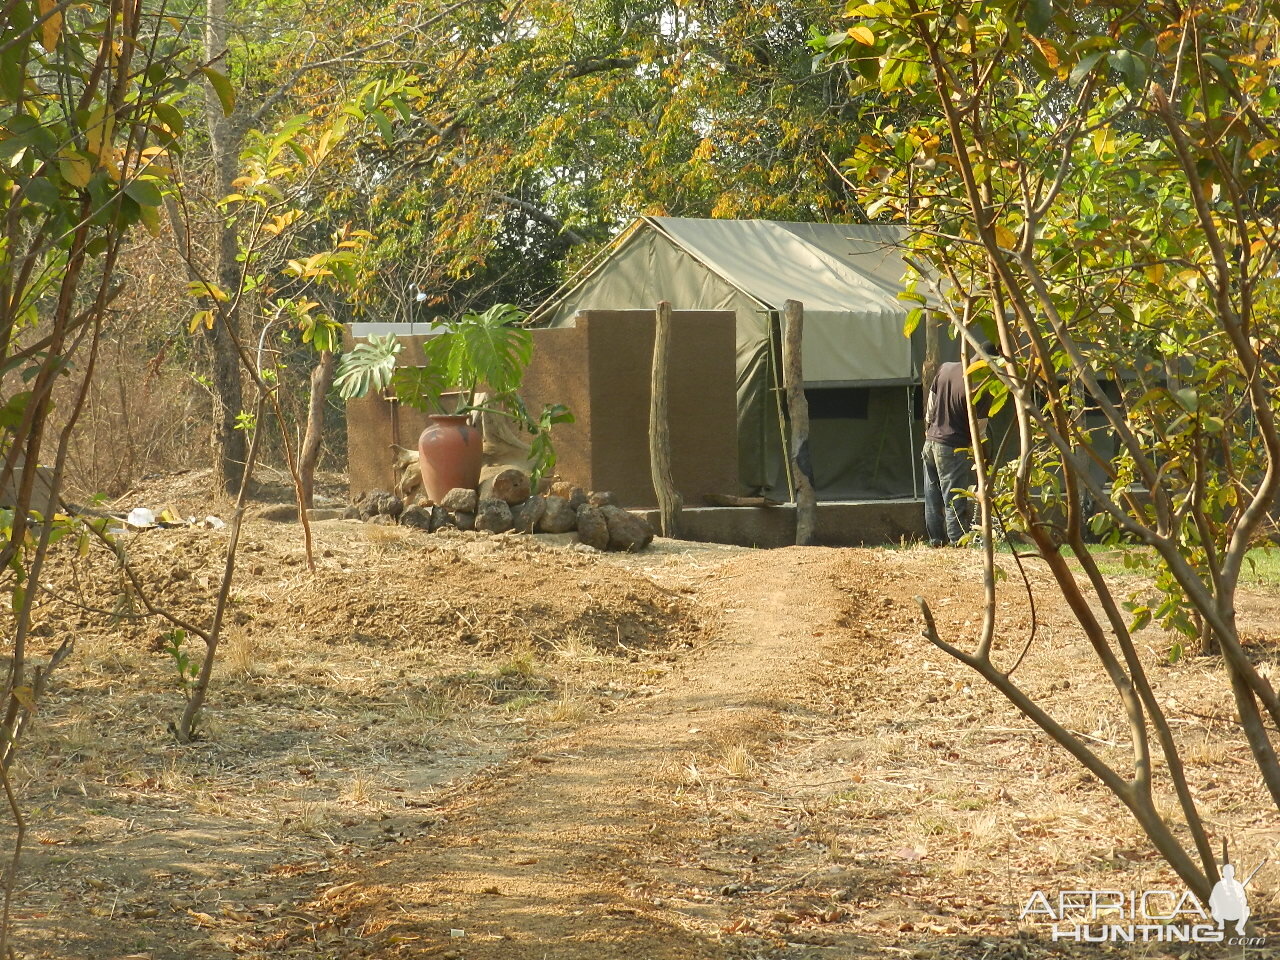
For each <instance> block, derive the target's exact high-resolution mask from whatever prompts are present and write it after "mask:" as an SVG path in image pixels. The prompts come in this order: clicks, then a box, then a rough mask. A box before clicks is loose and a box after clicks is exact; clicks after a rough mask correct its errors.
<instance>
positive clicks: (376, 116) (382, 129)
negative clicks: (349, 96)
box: [370, 110, 396, 147]
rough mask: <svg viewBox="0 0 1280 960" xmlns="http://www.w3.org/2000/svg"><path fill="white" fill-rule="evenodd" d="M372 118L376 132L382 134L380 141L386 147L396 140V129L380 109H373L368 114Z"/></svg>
mask: <svg viewBox="0 0 1280 960" xmlns="http://www.w3.org/2000/svg"><path fill="white" fill-rule="evenodd" d="M370 116H371V117H372V118H373V123H374V126H376V127H377V128H378V133H379V134H381V135H382V142H383V143H385V144H386V145H387V146H388V147H389V146H391V145H392V144H393V143H395V142H396V131H395V128H394V127H393V126H391V121H390V120H388V119H387V118H386V116H384V115H383V113H382V111H381V110H375V111H373V113H372V114H371V115H370Z"/></svg>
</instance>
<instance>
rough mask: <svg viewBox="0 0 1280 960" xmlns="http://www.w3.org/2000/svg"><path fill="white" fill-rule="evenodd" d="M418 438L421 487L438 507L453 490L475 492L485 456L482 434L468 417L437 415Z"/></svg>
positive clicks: (430, 418) (431, 418)
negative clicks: (481, 462)
mask: <svg viewBox="0 0 1280 960" xmlns="http://www.w3.org/2000/svg"><path fill="white" fill-rule="evenodd" d="M428 419H429V420H430V421H431V422H430V423H429V424H428V425H427V429H425V430H423V431H422V435H421V436H420V437H418V463H419V465H420V466H421V468H422V486H423V488H424V489H425V491H426V494H427V496H428V497H430V498H431V499H432V500H434V501H435V502H436V503H439V502H440V501H441V500H443V499H444V498H445V494H447V493H448V492H449V491H450V490H452V489H454V487H464V488H465V489H467V490H474V489H475V488H476V487H478V486H479V485H480V459H481V456H482V454H483V452H484V450H483V443H482V441H481V437H480V431H479V430H477V429H476V428H475V427H473V426H471V424H470V423H468V422H467V417H466V416H465V415H456V416H455V415H448V414H434V415H432V416H430V417H428Z"/></svg>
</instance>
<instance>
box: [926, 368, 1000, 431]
mask: <svg viewBox="0 0 1280 960" xmlns="http://www.w3.org/2000/svg"><path fill="white" fill-rule="evenodd" d="M929 393H930V396H931V397H932V399H933V419H932V420H930V421H929V422H928V423H926V424H925V432H924V438H925V439H926V440H933V441H935V442H937V443H941V444H943V445H945V446H948V447H969V446H972V445H973V442H972V440H971V438H970V436H969V413H968V410H967V409H966V407H965V402H964V367H963V366H962V365H961V364H959V363H944V364H942V366H940V367H938V375H937V376H936V377H935V378H934V380H933V386H932V387H930V388H929ZM990 409H991V402H990V400H989V398H987V397H985V396H984V397H981V398H980V399H979V400H978V401H977V402H976V403H975V404H974V413H975V414H976V416H977V419H979V420H983V419H986V417H987V412H988V411H989V410H990Z"/></svg>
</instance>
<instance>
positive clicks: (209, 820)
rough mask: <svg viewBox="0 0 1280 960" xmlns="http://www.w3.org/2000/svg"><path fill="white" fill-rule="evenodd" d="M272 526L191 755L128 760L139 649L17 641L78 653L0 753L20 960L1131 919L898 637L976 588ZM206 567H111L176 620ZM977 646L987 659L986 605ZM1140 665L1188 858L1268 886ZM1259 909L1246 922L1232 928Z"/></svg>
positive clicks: (178, 541) (812, 566) (1086, 704)
mask: <svg viewBox="0 0 1280 960" xmlns="http://www.w3.org/2000/svg"><path fill="white" fill-rule="evenodd" d="M281 529H283V528H281V527H279V526H278V525H273V524H265V523H255V524H254V525H252V526H251V527H250V536H249V538H248V541H247V542H246V544H245V547H244V549H245V555H246V564H245V567H246V576H245V579H244V582H243V587H242V593H241V594H240V600H239V601H238V604H239V606H238V607H237V609H238V610H239V611H241V614H242V615H241V616H240V617H238V621H237V630H236V632H235V633H233V635H232V637H231V640H230V645H229V646H228V650H227V653H226V660H225V662H224V664H223V666H222V667H220V669H219V674H218V676H219V679H218V687H217V698H216V703H215V704H214V705H213V706H212V707H211V710H210V716H209V723H210V736H209V738H208V739H207V740H205V741H202V742H201V743H199V744H196V745H193V746H191V747H186V748H178V747H176V746H175V745H174V744H173V743H172V739H171V738H170V737H168V736H167V735H166V733H165V731H164V727H163V724H164V721H165V718H166V717H167V716H169V715H170V714H171V712H172V710H173V706H174V690H173V678H172V666H171V664H169V663H168V662H167V659H166V655H165V654H163V653H162V652H157V648H156V645H155V636H154V633H155V631H154V630H152V629H151V628H150V627H147V626H146V625H143V624H136V625H132V626H131V625H128V624H125V625H116V624H109V623H108V624H102V625H96V624H94V623H91V622H89V621H87V620H85V621H83V622H82V619H81V618H82V612H81V608H78V607H75V606H67V605H64V606H65V609H64V608H63V607H51V608H50V610H49V611H48V614H47V616H48V620H47V623H48V636H50V637H56V636H57V635H58V633H59V632H60V631H64V630H67V629H78V630H79V631H81V634H82V636H81V646H82V648H83V649H82V651H81V653H82V658H81V662H80V665H79V668H78V672H76V673H72V672H70V671H68V673H67V674H66V676H65V677H64V678H63V680H62V682H61V683H60V684H59V686H58V688H57V689H56V691H55V692H54V694H53V695H52V696H51V697H50V698H49V702H48V705H47V707H46V708H45V710H44V711H42V723H41V725H40V727H39V728H38V729H37V730H36V731H35V734H34V736H33V738H32V740H31V742H30V743H29V745H28V747H27V750H26V751H25V752H24V753H23V758H24V760H23V763H24V767H23V777H24V780H23V783H22V787H23V790H24V795H25V796H27V797H28V798H29V802H30V803H31V804H32V806H33V807H34V808H35V809H34V813H35V815H36V816H37V818H38V819H37V821H36V822H37V826H36V828H35V829H36V833H35V840H36V841H37V842H33V843H32V844H30V845H29V850H28V852H27V854H26V856H27V861H26V862H27V867H26V870H27V874H26V876H27V877H29V878H30V879H29V881H28V882H27V884H26V885H25V886H24V887H23V888H22V889H21V890H20V892H19V897H18V903H17V906H18V912H17V914H16V916H17V919H18V923H19V930H20V933H21V942H22V943H23V945H24V946H25V947H27V948H28V953H27V954H26V956H28V957H32V958H35V957H40V958H49V960H71V958H75V960H121V958H124V957H131V958H137V960H188V958H194V957H207V958H210V960H230V958H232V957H244V958H251V960H265V958H267V957H275V956H297V957H307V958H312V960H355V958H388V960H393V958H419V957H421V958H426V957H439V958H446V960H498V958H502V960H543V958H549V960H562V958H563V960H588V958H590V960H615V958H616V960H675V958H725V960H728V958H741V960H748V958H749V960H764V958H770V960H850V958H856V957H863V956H875V957H882V956H895V957H912V958H918V960H976V958H982V960H1013V958H1018V960H1031V958H1035V960H1040V958H1044V957H1049V956H1082V957H1084V956H1090V957H1096V956H1099V955H1100V954H1099V948H1096V947H1088V948H1083V947H1082V948H1080V951H1078V952H1074V953H1073V952H1072V949H1071V948H1070V947H1068V946H1064V945H1062V944H1053V943H1050V942H1047V941H1046V939H1045V935H1044V931H1043V929H1041V928H1036V927H1034V925H1029V924H1020V923H1019V920H1018V911H1019V907H1020V905H1021V904H1023V903H1025V902H1026V897H1027V894H1028V892H1030V891H1033V890H1040V889H1048V890H1056V889H1146V888H1148V887H1150V886H1151V885H1152V884H1168V883H1169V882H1171V879H1172V878H1170V877H1169V875H1168V871H1167V868H1165V867H1164V865H1163V863H1162V862H1161V861H1159V859H1158V858H1157V857H1155V856H1154V855H1152V854H1151V852H1150V851H1149V849H1148V847H1147V844H1146V843H1145V841H1144V840H1143V839H1142V838H1141V836H1140V834H1139V833H1138V831H1137V830H1136V828H1135V827H1134V825H1133V823H1132V821H1131V819H1129V818H1128V817H1127V816H1126V815H1125V814H1124V812H1123V810H1122V809H1120V807H1119V805H1118V803H1117V802H1116V801H1115V800H1114V798H1111V797H1110V796H1109V795H1107V794H1106V793H1105V792H1104V791H1103V790H1102V789H1101V788H1100V787H1099V786H1098V785H1097V784H1096V783H1094V782H1093V781H1091V780H1090V778H1088V777H1087V776H1085V775H1083V774H1082V772H1081V770H1080V769H1079V768H1078V767H1077V766H1076V765H1075V764H1074V762H1073V761H1071V760H1070V758H1069V757H1068V756H1067V755H1066V754H1065V753H1064V752H1063V751H1061V750H1058V749H1055V748H1053V747H1051V746H1050V745H1048V744H1047V743H1046V741H1045V739H1044V738H1043V737H1042V736H1041V735H1040V734H1039V733H1038V732H1037V731H1036V730H1035V729H1034V728H1032V727H1031V725H1030V724H1029V723H1028V722H1027V721H1026V720H1025V719H1024V718H1022V717H1020V716H1018V715H1017V714H1016V713H1015V712H1014V711H1013V710H1012V709H1011V708H1010V707H1008V706H1007V705H1006V704H1005V703H1004V701H1003V700H1002V699H1001V698H1000V697H998V696H997V695H995V694H994V693H992V692H991V691H989V690H987V689H986V688H985V687H984V686H983V685H982V684H981V683H980V682H978V681H976V680H975V678H974V677H973V676H972V675H971V674H970V673H968V672H967V671H966V670H965V669H964V668H963V667H961V666H960V665H958V664H956V663H954V662H953V661H951V660H949V659H948V658H947V657H945V656H944V655H942V654H941V653H939V652H938V651H936V650H933V649H932V648H931V647H930V646H929V645H928V644H927V643H926V642H925V641H923V640H922V639H921V638H920V635H919V622H918V620H919V614H918V610H917V609H916V608H915V605H914V604H913V603H912V601H911V597H912V596H913V595H915V594H917V593H919V594H924V595H926V596H928V597H929V598H930V601H931V603H932V605H933V609H934V612H935V616H936V619H937V622H938V625H939V629H940V630H942V631H943V633H944V634H945V635H946V636H948V637H952V638H956V639H958V640H963V638H966V637H972V636H973V633H974V631H975V629H976V624H975V622H974V620H975V613H974V611H975V610H976V609H977V603H978V598H979V596H980V583H981V577H980V564H979V557H978V555H977V554H976V553H973V552H966V551H931V550H928V549H925V548H918V549H905V550H892V549H866V550H828V549H820V548H808V549H800V548H791V549H786V550H776V551H751V550H742V549H739V548H733V547H721V546H715V545H696V544H681V543H675V542H671V541H659V542H658V543H657V544H655V547H654V549H653V550H651V551H647V552H645V553H643V554H639V555H635V556H629V555H584V554H581V553H577V552H574V551H572V550H567V549H565V548H564V547H560V546H555V545H554V544H549V543H542V542H531V541H529V540H527V538H519V537H498V538H492V539H489V538H482V537H478V536H474V535H459V536H457V537H441V536H440V535H435V536H431V535H425V534H419V533H417V532H416V531H411V530H403V529H400V528H381V527H369V526H367V525H362V524H349V523H344V522H341V521H332V522H329V523H325V524H318V525H317V530H316V533H317V548H318V550H319V555H320V567H321V569H320V572H319V574H317V575H316V576H315V577H309V576H305V575H304V574H303V573H302V570H301V566H300V562H299V557H298V550H297V545H296V543H292V542H291V541H289V540H288V538H287V537H283V536H281V535H280V533H279V531H280V530H281ZM220 549H221V547H220V543H219V542H218V538H217V536H216V535H214V534H199V535H194V534H193V535H189V536H185V537H183V536H176V535H174V536H165V537H160V536H157V537H152V538H147V539H141V538H140V539H139V541H138V542H137V544H136V545H135V552H136V555H137V558H138V560H139V562H140V563H143V564H144V565H145V567H146V572H147V573H148V576H150V577H151V578H152V579H153V580H155V581H156V582H167V583H168V584H169V587H168V595H169V597H170V598H171V600H172V601H173V602H177V603H180V604H182V605H183V609H184V610H185V611H186V612H187V615H188V616H203V615H205V614H206V613H207V609H208V606H209V604H210V602H211V599H210V592H211V591H210V588H209V584H211V583H212V582H214V578H215V576H216V571H217V569H219V565H220V563H221V554H220ZM1030 574H1031V576H1032V578H1033V580H1037V582H1039V583H1040V585H1041V586H1044V585H1045V584H1044V582H1043V580H1044V576H1045V575H1044V573H1043V571H1037V570H1034V569H1032V570H1031V571H1030ZM73 589H81V591H82V592H81V593H73ZM112 589H113V588H112V581H111V577H110V571H109V570H100V569H96V568H93V567H90V568H89V569H86V570H85V571H83V575H82V576H81V577H80V579H79V581H77V582H76V583H73V584H68V585H66V586H65V587H64V592H65V593H67V595H68V596H73V595H74V596H77V597H80V598H81V599H80V602H81V603H82V604H83V605H84V606H85V607H86V608H89V607H92V608H104V607H107V606H109V603H110V598H111V591H112ZM1274 609H1275V601H1274V597H1273V596H1270V595H1263V594H1258V595H1256V596H1250V597H1249V598H1248V602H1247V604H1245V608H1244V609H1242V616H1243V617H1244V620H1243V621H1242V622H1244V623H1245V625H1246V626H1247V627H1248V629H1249V630H1250V631H1254V632H1256V633H1257V635H1258V636H1259V637H1263V636H1267V635H1270V632H1271V631H1273V625H1274V614H1273V611H1274ZM999 610H1000V615H1001V621H1000V623H1001V626H1000V640H999V645H1000V648H1001V649H1005V650H1014V651H1016V650H1019V649H1020V648H1021V644H1022V638H1024V637H1025V636H1026V635H1027V630H1028V627H1029V623H1030V619H1029V612H1028V610H1027V609H1026V605H1025V598H1024V596H1023V593H1022V590H1021V587H1020V585H1016V584H1015V585H1013V586H1010V587H1008V588H1004V589H1002V592H1001V595H1000V598H999ZM1036 622H1037V627H1038V637H1039V638H1040V639H1039V640H1038V642H1037V644H1036V645H1035V647H1034V648H1033V649H1032V650H1031V651H1030V653H1029V654H1028V656H1027V657H1026V658H1025V661H1024V662H1023V663H1022V665H1021V666H1020V667H1019V674H1018V675H1019V677H1020V680H1021V682H1022V683H1023V685H1024V686H1025V687H1026V688H1027V689H1028V690H1029V691H1031V693H1032V694H1033V695H1034V696H1036V697H1037V699H1038V700H1040V701H1041V702H1042V703H1045V704H1046V705H1047V706H1048V707H1049V708H1050V709H1051V710H1052V711H1053V713H1054V715H1055V716H1057V717H1059V718H1060V719H1061V720H1062V722H1064V723H1065V724H1067V725H1068V726H1069V727H1070V728H1071V729H1073V730H1078V731H1080V734H1081V735H1082V736H1084V737H1087V738H1088V739H1089V741H1090V742H1091V743H1093V744H1095V746H1096V748H1097V749H1098V750H1099V751H1100V752H1101V753H1103V754H1105V755H1107V756H1109V757H1112V758H1113V759H1114V760H1116V762H1123V761H1124V759H1125V755H1126V753H1127V750H1128V748H1127V744H1126V742H1125V735H1124V727H1123V717H1121V716H1120V715H1119V714H1118V713H1117V712H1116V710H1115V704H1114V698H1113V697H1112V695H1111V693H1110V692H1109V691H1108V689H1107V687H1106V681H1105V677H1103V676H1102V675H1101V674H1100V673H1099V672H1098V671H1097V670H1096V669H1094V668H1093V666H1092V659H1091V657H1092V655H1091V653H1090V651H1089V648H1088V645H1087V644H1086V643H1084V641H1083V638H1082V637H1081V636H1080V635H1079V631H1078V628H1077V627H1076V626H1075V625H1074V624H1073V622H1072V620H1071V617H1070V614H1069V612H1068V611H1067V610H1066V609H1065V607H1064V606H1063V605H1062V604H1061V603H1060V602H1056V601H1054V600H1053V599H1052V593H1051V592H1046V593H1045V594H1044V596H1043V602H1042V603H1041V604H1040V605H1039V607H1038V609H1037V614H1036ZM1140 638H1141V643H1142V646H1143V649H1144V651H1145V652H1146V654H1147V655H1148V656H1149V658H1150V659H1149V665H1150V670H1151V676H1152V678H1153V683H1155V684H1156V685H1157V687H1158V689H1159V691H1160V695H1161V696H1162V698H1163V699H1164V701H1165V703H1166V709H1167V710H1168V711H1169V714H1170V716H1171V717H1172V718H1173V720H1174V722H1175V723H1176V724H1177V725H1178V729H1179V731H1180V733H1181V734H1182V736H1183V744H1184V750H1185V753H1186V757H1185V758H1186V760H1187V763H1188V765H1189V769H1190V770H1191V771H1192V774H1193V776H1194V777H1195V778H1196V782H1197V783H1198V784H1199V785H1200V788H1201V790H1202V794H1201V796H1202V805H1203V809H1204V811H1205V813H1206V816H1207V817H1208V818H1209V822H1210V826H1211V829H1212V831H1213V833H1214V835H1215V836H1227V837H1230V838H1231V840H1232V844H1233V849H1234V850H1237V851H1239V853H1240V855H1241V857H1242V862H1246V863H1249V864H1254V863H1258V862H1261V861H1262V860H1263V859H1264V858H1266V857H1270V858H1272V861H1271V862H1275V858H1276V857H1277V856H1280V830H1278V829H1276V828H1275V825H1274V823H1273V822H1272V821H1271V820H1269V819H1267V818H1266V817H1265V816H1262V815H1261V813H1262V812H1263V811H1265V810H1266V809H1267V800H1266V797H1265V796H1264V795H1263V792H1262V789H1261V787H1260V785H1259V784H1258V783H1257V782H1256V776H1253V775H1251V773H1250V766H1249V761H1248V757H1247V751H1246V750H1245V749H1244V747H1243V746H1242V744H1241V743H1240V742H1239V738H1238V736H1236V732H1235V730H1234V728H1233V727H1232V725H1231V724H1230V723H1229V722H1221V723H1218V722H1214V723H1208V722H1206V718H1211V717H1213V716H1214V715H1216V714H1217V713H1218V711H1219V710H1220V704H1219V703H1218V702H1217V700H1216V699H1215V698H1218V697H1220V694H1221V690H1222V678H1221V676H1220V671H1219V669H1218V665H1217V664H1216V663H1215V662H1214V661H1212V660H1208V659H1202V660H1197V659H1195V658H1184V659H1182V660H1179V661H1178V662H1177V663H1170V662H1169V657H1168V655H1167V643H1168V638H1167V637H1164V636H1163V635H1161V634H1160V633H1159V632H1158V631H1156V630H1149V631H1145V632H1144V633H1143V634H1142V635H1140ZM1277 877H1280V871H1277V875H1276V876H1272V875H1271V874H1270V872H1269V870H1267V871H1263V872H1262V873H1261V874H1260V875H1259V877H1258V879H1257V881H1256V882H1255V884H1254V886H1252V887H1251V888H1250V889H1251V891H1253V892H1252V893H1251V904H1253V903H1254V902H1256V904H1257V907H1258V916H1261V917H1263V918H1264V923H1266V922H1267V921H1266V919H1265V918H1269V917H1273V916H1276V915H1277V914H1278V913H1280V883H1277V882H1276V880H1277ZM1156 888H1157V889H1164V888H1163V887H1156ZM1144 950H1145V952H1143V953H1140V954H1133V955H1134V956H1141V957H1163V956H1181V955H1180V954H1176V953H1162V952H1161V951H1160V949H1159V948H1157V947H1155V946H1152V947H1150V948H1144ZM1126 955H1129V954H1126ZM1259 955H1261V954H1259Z"/></svg>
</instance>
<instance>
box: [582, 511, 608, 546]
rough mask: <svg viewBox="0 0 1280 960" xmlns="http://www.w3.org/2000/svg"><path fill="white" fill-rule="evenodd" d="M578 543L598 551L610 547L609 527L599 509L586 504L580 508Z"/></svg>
mask: <svg viewBox="0 0 1280 960" xmlns="http://www.w3.org/2000/svg"><path fill="white" fill-rule="evenodd" d="M578 541H579V542H580V543H585V544H586V545H587V546H590V547H595V548H596V549H597V550H607V549H608V547H609V525H608V524H607V523H605V519H604V514H603V513H601V512H600V508H599V507H593V506H591V504H589V503H584V504H583V505H582V506H580V507H579V508H578Z"/></svg>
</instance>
